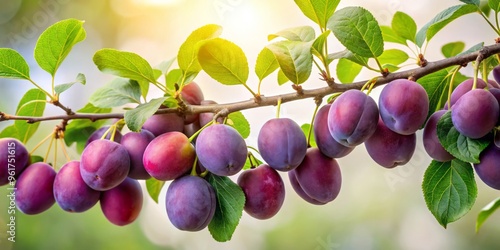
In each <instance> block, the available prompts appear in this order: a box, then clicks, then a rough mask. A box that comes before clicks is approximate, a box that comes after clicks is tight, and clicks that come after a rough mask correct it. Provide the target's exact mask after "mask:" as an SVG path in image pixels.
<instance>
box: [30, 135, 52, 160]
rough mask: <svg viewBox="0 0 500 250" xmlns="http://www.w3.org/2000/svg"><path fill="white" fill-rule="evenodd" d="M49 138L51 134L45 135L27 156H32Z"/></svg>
mask: <svg viewBox="0 0 500 250" xmlns="http://www.w3.org/2000/svg"><path fill="white" fill-rule="evenodd" d="M51 136H53V133H50V134H49V135H47V136H46V137H45V138H43V139H42V140H41V141H40V142H39V143H38V144H36V146H35V147H34V148H33V149H32V150H31V152H30V153H29V155H32V154H33V153H34V152H35V151H36V150H37V149H38V148H39V147H40V146H42V144H43V143H45V142H46V141H47V140H48V139H49V138H50V137H51Z"/></svg>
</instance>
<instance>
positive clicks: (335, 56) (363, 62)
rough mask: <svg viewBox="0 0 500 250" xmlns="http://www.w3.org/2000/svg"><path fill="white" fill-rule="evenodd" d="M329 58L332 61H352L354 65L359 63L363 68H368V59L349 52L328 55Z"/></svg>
mask: <svg viewBox="0 0 500 250" xmlns="http://www.w3.org/2000/svg"><path fill="white" fill-rule="evenodd" d="M328 58H329V59H330V60H335V59H340V58H345V59H347V60H349V61H352V62H354V63H357V64H359V65H361V66H364V67H368V58H366V57H362V56H359V55H356V54H353V53H352V52H351V51H349V50H344V51H340V52H336V53H333V54H330V55H328Z"/></svg>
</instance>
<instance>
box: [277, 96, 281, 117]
mask: <svg viewBox="0 0 500 250" xmlns="http://www.w3.org/2000/svg"><path fill="white" fill-rule="evenodd" d="M281 102H282V99H281V97H280V98H278V103H277V104H276V106H277V109H276V118H280V111H281Z"/></svg>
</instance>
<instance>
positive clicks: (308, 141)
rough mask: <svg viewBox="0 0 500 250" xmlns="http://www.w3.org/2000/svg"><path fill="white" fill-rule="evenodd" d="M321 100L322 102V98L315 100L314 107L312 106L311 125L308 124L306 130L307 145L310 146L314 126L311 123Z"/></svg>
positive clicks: (314, 118)
mask: <svg viewBox="0 0 500 250" xmlns="http://www.w3.org/2000/svg"><path fill="white" fill-rule="evenodd" d="M321 102H322V99H320V101H317V100H316V107H315V108H314V111H313V115H312V118H311V125H310V126H309V130H308V131H307V147H310V146H311V135H312V131H313V126H314V125H313V124H314V120H316V115H317V114H318V109H319V106H321Z"/></svg>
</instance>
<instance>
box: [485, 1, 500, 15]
mask: <svg viewBox="0 0 500 250" xmlns="http://www.w3.org/2000/svg"><path fill="white" fill-rule="evenodd" d="M488 6H490V8H491V9H492V10H493V11H495V13H498V12H499V11H500V0H488Z"/></svg>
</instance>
